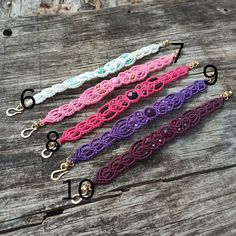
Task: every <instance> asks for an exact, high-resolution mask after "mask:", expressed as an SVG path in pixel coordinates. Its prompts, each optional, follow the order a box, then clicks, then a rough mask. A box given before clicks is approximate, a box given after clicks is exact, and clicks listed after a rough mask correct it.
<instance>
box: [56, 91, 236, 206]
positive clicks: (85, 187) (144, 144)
mask: <svg viewBox="0 0 236 236" xmlns="http://www.w3.org/2000/svg"><path fill="white" fill-rule="evenodd" d="M230 96H232V91H225V92H224V93H223V94H222V96H221V97H217V98H214V99H212V100H209V101H208V102H206V103H204V104H202V105H200V106H198V107H196V108H194V109H191V110H188V111H186V112H184V113H183V114H182V115H180V116H178V117H176V118H175V119H173V120H172V121H171V122H170V123H168V124H166V125H163V126H161V127H160V128H159V129H157V130H156V131H154V132H152V133H151V134H149V135H147V136H145V137H144V138H142V139H141V140H139V141H137V142H135V143H134V144H132V145H131V147H130V148H129V150H128V151H127V152H125V153H123V154H121V155H118V156H116V157H115V158H113V159H112V160H109V161H108V162H107V163H105V164H104V165H103V166H102V167H101V168H100V169H99V170H97V171H96V174H95V177H94V178H93V179H92V181H91V180H89V179H86V180H85V181H83V182H82V183H83V184H82V185H81V189H82V195H80V194H75V195H73V196H72V198H71V199H72V200H71V201H72V203H74V204H78V203H80V202H81V201H82V200H83V199H89V198H91V197H92V195H93V193H94V187H97V186H98V185H101V184H108V183H110V182H112V181H114V180H115V179H116V178H117V177H118V176H119V175H120V174H122V173H123V172H125V171H126V170H128V169H130V168H131V167H133V166H134V165H135V164H136V163H138V162H140V161H144V160H146V159H148V158H149V157H151V156H152V155H153V154H154V153H156V152H157V151H158V150H159V149H160V148H162V147H163V146H164V145H165V144H167V143H169V142H171V141H172V140H173V139H175V138H176V137H178V136H181V135H182V134H184V133H185V132H186V131H187V130H189V129H191V128H194V127H195V126H197V125H198V124H199V123H200V122H201V120H202V119H203V118H204V117H207V116H209V115H210V114H211V113H213V112H215V111H217V110H219V109H221V108H223V106H224V100H228V99H229V97H230ZM68 165H69V163H64V165H63V166H61V172H62V171H68V170H67V169H68ZM66 168H67V169H66Z"/></svg>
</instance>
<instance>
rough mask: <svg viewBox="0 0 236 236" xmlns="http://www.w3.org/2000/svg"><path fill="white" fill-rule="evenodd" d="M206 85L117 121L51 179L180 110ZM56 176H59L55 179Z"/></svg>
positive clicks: (199, 82) (201, 83) (200, 82)
mask: <svg viewBox="0 0 236 236" xmlns="http://www.w3.org/2000/svg"><path fill="white" fill-rule="evenodd" d="M208 84H209V83H208V82H206V81H205V80H197V81H195V82H194V83H193V84H192V85H190V86H187V87H186V88H184V89H182V90H180V91H179V92H176V93H173V94H169V95H167V96H166V97H164V98H163V99H161V100H158V101H156V102H155V103H154V104H153V105H152V106H149V107H147V108H145V109H143V110H140V111H136V112H134V113H132V114H131V115H129V116H127V117H125V118H121V119H119V120H118V121H117V122H116V123H115V124H114V125H113V127H112V128H111V129H110V131H108V132H105V133H103V134H102V135H100V136H99V137H98V138H95V139H93V140H92V141H90V142H89V143H87V144H84V145H81V146H79V147H78V149H77V150H76V152H75V154H74V155H73V157H72V158H70V159H69V158H67V160H66V162H64V163H62V164H61V167H60V170H56V171H54V172H53V173H52V175H51V178H52V179H53V180H58V179H59V178H60V177H61V176H62V175H64V174H66V173H67V172H68V170H69V169H70V168H71V167H73V166H74V165H75V164H77V163H78V162H80V161H87V160H91V159H92V158H94V157H95V156H96V155H97V154H98V153H100V152H101V151H103V150H104V149H106V148H108V147H109V146H111V145H112V144H113V143H115V142H116V141H118V140H120V139H123V138H127V137H130V136H131V135H132V134H133V133H134V132H135V131H137V130H138V129H140V128H142V127H143V126H145V125H146V124H147V123H148V122H150V121H152V120H154V119H155V118H157V117H159V116H164V115H165V114H167V113H168V112H171V111H173V110H178V109H180V108H181V107H182V106H183V104H184V103H185V101H186V100H188V99H190V98H192V97H193V96H194V95H197V94H198V93H200V92H202V91H204V90H206V88H207V85H208ZM63 170H64V171H63ZM59 173H60V174H59ZM56 174H59V175H58V176H57V177H55V175H56Z"/></svg>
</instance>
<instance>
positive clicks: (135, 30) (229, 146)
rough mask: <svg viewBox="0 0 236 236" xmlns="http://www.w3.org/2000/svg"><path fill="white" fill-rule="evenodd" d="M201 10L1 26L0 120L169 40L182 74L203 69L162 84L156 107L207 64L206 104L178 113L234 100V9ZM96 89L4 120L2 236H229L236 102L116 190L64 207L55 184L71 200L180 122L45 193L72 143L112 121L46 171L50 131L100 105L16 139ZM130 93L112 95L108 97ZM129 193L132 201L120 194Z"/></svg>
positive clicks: (172, 4) (140, 8)
mask: <svg viewBox="0 0 236 236" xmlns="http://www.w3.org/2000/svg"><path fill="white" fill-rule="evenodd" d="M202 3H204V4H200V2H190V1H187V0H185V1H177V0H172V1H169V2H168V4H166V3H165V1H160V2H159V3H158V4H157V3H156V2H155V1H152V2H151V3H143V4H138V5H133V6H132V7H130V6H120V7H116V8H112V9H103V10H100V11H91V12H86V13H78V14H75V15H73V16H68V15H67V16H65V15H63V16H62V15H61V16H59V15H57V16H33V17H23V18H14V19H11V20H6V19H2V20H0V26H1V29H3V28H5V27H6V26H10V27H11V29H12V31H13V35H12V36H11V37H4V36H3V35H2V34H1V36H0V42H1V45H2V49H1V52H3V53H2V54H3V56H2V57H1V58H0V68H1V72H2V73H1V80H0V84H1V86H0V89H1V90H0V91H1V92H0V101H1V108H2V111H3V112H4V111H5V110H6V109H7V108H9V107H10V106H12V105H15V103H16V102H17V101H18V100H19V97H20V94H21V92H22V91H23V90H24V89H26V88H34V89H35V92H39V91H40V90H41V89H42V88H46V87H48V86H50V85H52V84H54V83H57V82H59V81H63V80H64V79H66V78H67V77H68V76H71V75H76V74H80V73H82V72H84V71H87V70H91V69H93V68H94V69H95V68H97V67H98V66H101V65H103V64H104V63H106V62H107V61H108V60H110V59H112V58H114V57H115V56H117V55H120V54H121V53H124V52H129V51H133V50H135V49H137V48H140V47H142V46H144V45H148V44H150V43H153V42H159V41H161V40H163V39H166V38H169V39H171V40H172V41H173V42H184V43H185V48H184V54H183V55H182V56H181V58H180V59H179V62H178V64H186V63H188V62H190V61H192V60H193V59H195V58H197V59H198V60H200V61H201V63H202V64H201V65H202V66H201V67H199V68H198V69H196V70H195V71H192V72H191V76H188V78H187V79H184V80H181V81H178V82H176V83H173V85H170V86H169V87H168V88H167V89H166V90H165V91H163V92H161V93H160V94H159V96H164V95H166V94H168V93H170V92H174V91H178V90H179V89H180V88H182V87H184V86H187V85H188V84H190V83H191V82H193V81H194V80H196V79H201V78H202V77H203V75H202V69H203V66H204V65H206V64H208V63H211V64H215V65H216V66H217V68H218V70H219V74H220V79H219V82H218V83H217V84H216V85H215V86H213V87H210V88H209V91H208V92H207V93H205V94H202V95H201V96H198V97H196V98H195V99H194V100H193V102H188V103H187V105H186V106H185V108H184V109H187V108H190V107H194V106H196V105H199V104H201V103H203V102H204V101H206V100H207V99H209V98H211V97H215V96H217V95H218V94H220V92H221V91H222V90H223V89H225V88H227V87H231V89H232V90H235V89H236V82H235V79H234V78H235V75H236V68H235V52H236V49H235V41H236V40H235V38H236V36H235V19H236V16H235V14H234V11H235V8H236V6H235V5H236V4H235V3H234V2H233V1H230V0H227V1H224V3H222V2H221V1H219V0H216V1H204V2H203V1H202ZM130 9H131V12H130ZM222 9H227V11H224V10H222ZM200 13H201V14H200ZM226 36H227V37H226ZM171 50H173V48H171V47H170V48H166V49H164V50H162V51H161V52H160V53H159V55H164V54H166V53H168V52H170V51H171ZM157 56H158V55H154V56H150V57H148V58H145V59H144V60H142V61H141V62H145V61H147V60H148V59H151V58H154V57H157ZM173 67H174V66H171V67H170V68H173ZM168 69H169V68H168ZM98 81H99V79H95V80H94V81H93V82H88V83H86V84H84V85H83V86H82V87H81V88H79V89H76V90H70V91H67V92H65V93H63V94H61V95H57V96H55V98H52V99H49V100H48V102H46V103H43V104H41V105H39V106H37V107H35V108H34V109H33V110H32V111H29V112H25V113H24V114H23V115H22V116H18V117H14V118H8V117H6V116H5V115H2V116H1V117H0V126H1V135H0V147H1V149H0V155H1V162H0V168H1V169H2V170H4V171H2V172H1V174H0V176H1V184H0V206H1V211H0V233H2V234H4V235H32V234H33V235H40V234H43V233H44V232H45V231H48V232H49V233H48V234H50V235H59V234H60V235H61V232H63V231H61V230H64V232H65V234H66V235H67V234H68V235H73V234H75V235H78V233H80V235H91V234H93V235H101V234H105V235H107V234H108V233H109V234H111V233H112V234H114V235H116V234H119V235H132V233H133V234H134V235H141V234H142V235H143V232H145V233H147V234H149V235H156V232H157V233H158V234H160V235H173V234H177V235H189V234H203V235H208V234H214V233H216V234H217V233H218V234H219V235H222V234H223V235H235V226H234V225H235V219H236V210H235V205H234V204H235V200H236V198H235V190H236V188H235V184H234V183H235V173H234V172H235V166H236V162H235V149H236V145H235V113H236V112H235V109H234V108H235V98H232V99H231V100H230V101H229V102H228V103H227V104H226V107H225V108H224V110H223V111H221V112H218V113H217V114H215V115H213V116H212V117H211V118H207V119H206V121H205V122H203V123H202V125H200V126H199V127H198V128H196V129H195V130H194V131H191V132H189V133H188V134H186V135H185V136H184V137H183V138H182V139H178V140H176V141H175V142H173V143H172V144H170V145H168V147H166V148H163V149H162V150H161V151H160V152H158V153H157V154H156V155H155V157H153V158H152V159H150V160H148V161H147V162H145V163H140V165H137V166H136V167H135V168H133V169H132V170H129V171H127V172H126V173H125V174H124V175H122V176H121V177H120V178H118V179H117V180H116V181H115V182H113V183H112V184H110V185H107V186H102V187H100V188H99V189H98V190H97V192H96V195H95V196H94V198H93V199H92V200H91V201H89V202H85V203H83V204H81V205H80V206H77V207H75V206H73V205H71V203H70V202H67V201H63V200H62V197H65V196H66V193H67V188H66V185H64V184H63V183H62V182H63V180H65V179H69V178H70V179H72V180H73V193H75V192H76V188H77V185H76V183H78V182H79V181H80V180H81V179H83V178H87V177H89V178H91V177H92V176H93V173H94V171H95V170H96V169H97V168H98V167H99V166H100V165H101V164H103V163H104V162H105V161H106V160H109V159H110V158H111V157H112V156H114V155H117V154H120V153H122V152H123V151H124V150H127V148H128V146H129V145H130V144H131V143H133V142H134V141H136V140H138V139H139V138H141V137H143V136H144V135H145V134H148V133H150V132H151V131H153V130H154V129H156V128H157V127H158V126H159V125H160V124H162V123H165V122H167V121H169V120H170V119H172V118H174V117H175V116H176V115H177V114H180V113H181V112H182V111H183V110H182V111H179V112H175V113H173V114H171V115H168V116H167V117H166V118H165V119H162V120H159V121H157V122H154V123H152V124H150V125H149V126H148V127H146V128H145V129H142V130H141V131H140V132H138V133H137V134H136V135H134V136H133V137H132V138H130V139H129V140H124V141H121V142H119V143H117V144H115V145H113V147H112V148H110V149H108V150H106V151H104V152H103V153H101V154H100V155H98V156H97V158H95V159H94V160H92V161H90V162H86V163H81V165H80V166H77V167H75V168H74V169H73V170H71V171H70V173H69V174H68V175H67V176H66V177H65V178H64V179H63V180H61V181H59V182H52V181H51V180H50V177H49V176H50V173H51V171H52V170H54V169H55V168H58V166H59V163H61V162H62V161H64V159H65V158H66V157H67V156H68V155H72V154H73V150H74V149H75V148H76V147H77V146H78V144H82V143H86V142H87V141H88V140H89V139H90V138H91V137H95V136H96V135H98V134H101V133H102V132H104V131H105V130H107V129H108V128H109V127H111V125H112V124H113V123H114V122H115V121H114V122H111V123H109V124H105V125H104V126H103V127H102V129H99V130H96V131H94V132H93V133H92V134H90V135H87V136H85V137H84V138H83V139H81V141H79V142H76V143H72V144H65V145H64V146H63V148H61V149H60V150H59V151H58V152H57V154H56V155H55V156H54V157H53V158H51V159H49V160H42V159H41V157H40V151H41V150H42V149H43V148H44V145H45V142H46V134H47V132H48V131H50V130H52V129H53V130H56V131H58V132H60V133H61V132H62V131H63V130H64V129H66V128H68V127H70V126H72V125H73V124H75V122H77V121H78V120H82V119H84V118H85V117H87V116H88V115H90V114H92V113H94V111H95V110H96V109H97V108H98V107H99V106H100V105H101V104H103V103H104V102H105V100H104V101H102V102H101V103H99V104H97V105H94V106H92V107H90V108H88V109H85V110H84V111H83V112H82V113H79V114H77V115H75V116H74V117H73V118H71V119H66V120H65V121H64V122H63V123H62V124H57V125H54V126H51V127H47V128H44V129H42V130H41V131H39V132H37V133H36V134H35V135H34V136H33V137H32V138H31V139H28V140H23V139H22V138H20V136H19V134H20V131H21V130H22V129H23V128H25V127H27V126H29V125H30V124H31V122H32V121H33V120H35V119H37V118H39V117H42V116H43V115H45V114H46V112H47V111H49V110H51V109H52V108H54V107H55V106H57V105H60V104H63V103H65V102H68V101H69V100H70V99H72V98H76V97H77V96H78V94H81V92H82V91H83V90H84V89H86V88H88V87H89V86H91V85H94V84H96V82H98ZM129 87H130V88H131V87H133V85H132V86H129ZM126 89H127V88H121V89H118V90H116V91H115V92H114V93H113V94H112V96H111V97H114V96H116V95H117V94H120V93H123V92H124V91H125V90H126ZM159 96H158V97H159ZM109 98H110V97H108V98H107V99H109ZM156 99H157V96H152V97H151V98H149V99H146V100H145V101H143V102H141V103H140V105H138V106H133V107H132V108H131V109H129V110H128V111H126V112H125V114H124V115H128V114H130V113H131V112H132V111H134V110H135V109H137V108H142V107H144V106H145V105H147V104H150V103H151V102H153V101H155V100H156ZM19 149H20V150H19ZM126 188H128V189H129V191H128V192H125V191H124V190H125V189H126ZM149 193H150V194H149ZM159 204H160V205H159ZM153 206H156V209H153ZM51 215H54V216H51ZM127 216H129V217H127ZM152 219H153V220H152ZM114 222H115V223H116V224H117V225H116V227H115V228H114V229H113V231H112V230H110V229H108V228H109V226H110V225H113V224H114ZM118 222H119V223H118ZM106 225H107V226H106ZM58 230H59V232H58ZM77 230H80V231H77ZM106 232H108V233H106Z"/></svg>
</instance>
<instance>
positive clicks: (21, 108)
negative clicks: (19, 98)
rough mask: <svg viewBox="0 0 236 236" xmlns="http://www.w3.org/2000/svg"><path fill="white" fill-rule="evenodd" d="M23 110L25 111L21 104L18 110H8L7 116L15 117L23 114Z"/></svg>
mask: <svg viewBox="0 0 236 236" xmlns="http://www.w3.org/2000/svg"><path fill="white" fill-rule="evenodd" d="M23 110H24V107H23V106H22V105H21V104H19V105H18V106H17V107H16V108H13V107H11V108H8V109H7V110H6V115H7V116H15V115H17V114H20V113H22V111H23ZM11 111H14V112H12V113H11Z"/></svg>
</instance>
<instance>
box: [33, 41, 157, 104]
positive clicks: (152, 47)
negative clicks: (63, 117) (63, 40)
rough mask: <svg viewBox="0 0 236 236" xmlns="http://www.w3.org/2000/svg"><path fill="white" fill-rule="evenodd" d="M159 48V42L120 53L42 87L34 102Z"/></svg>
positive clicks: (113, 70) (118, 68)
mask: <svg viewBox="0 0 236 236" xmlns="http://www.w3.org/2000/svg"><path fill="white" fill-rule="evenodd" d="M159 48H160V45H159V44H151V45H149V46H147V47H143V48H141V49H139V50H136V51H134V52H131V53H125V54H122V55H121V56H119V57H118V58H115V59H113V60H112V61H110V62H108V63H106V64H105V65H104V66H103V67H100V68H98V69H96V70H94V71H88V72H85V73H83V74H80V75H78V76H75V77H72V78H69V79H67V80H65V81H64V82H62V83H59V84H55V85H53V86H51V87H49V88H46V89H43V90H42V91H41V92H40V93H37V94H36V95H34V99H35V103H36V104H40V103H42V102H43V101H45V100H46V99H47V98H50V97H53V96H54V95H55V94H57V93H60V92H63V91H65V90H67V89H75V88H78V87H80V86H81V85H82V84H83V83H85V82H86V81H89V80H92V79H94V78H104V77H106V76H107V75H109V74H113V73H115V72H117V71H120V70H121V69H122V68H123V67H129V66H131V65H133V64H134V63H135V62H136V61H137V60H138V59H141V58H143V57H145V56H147V55H150V54H152V53H156V52H158V51H159Z"/></svg>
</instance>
